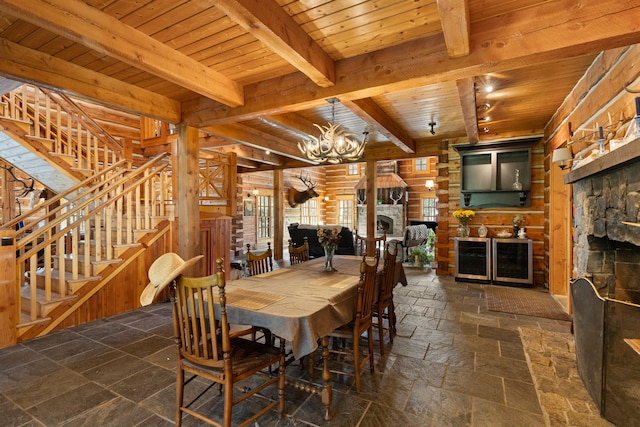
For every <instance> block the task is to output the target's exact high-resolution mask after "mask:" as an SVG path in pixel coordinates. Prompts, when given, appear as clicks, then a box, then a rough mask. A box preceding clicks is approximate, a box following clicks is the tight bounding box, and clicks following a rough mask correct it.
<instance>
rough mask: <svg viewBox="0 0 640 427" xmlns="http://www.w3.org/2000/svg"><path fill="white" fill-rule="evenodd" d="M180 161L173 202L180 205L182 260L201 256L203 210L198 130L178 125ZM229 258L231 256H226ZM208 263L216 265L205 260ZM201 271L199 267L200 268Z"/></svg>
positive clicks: (178, 154) (176, 173) (178, 237)
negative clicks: (199, 196) (200, 199)
mask: <svg viewBox="0 0 640 427" xmlns="http://www.w3.org/2000/svg"><path fill="white" fill-rule="evenodd" d="M176 151H177V159H176V160H175V162H174V165H176V166H177V167H176V168H175V169H174V171H173V174H174V176H175V175H177V179H176V178H174V180H176V181H175V182H176V184H177V186H176V187H174V189H175V191H174V195H173V197H174V201H175V203H177V205H178V206H177V210H176V211H177V212H178V233H177V235H176V237H177V240H178V242H177V248H178V254H180V256H181V257H182V258H183V259H185V260H186V259H189V258H193V257H194V256H196V255H200V254H202V251H201V248H200V209H199V204H198V187H199V181H198V179H199V170H198V129H196V128H193V127H189V126H184V125H180V126H178V143H177V147H176ZM227 256H228V255H227ZM205 262H215V260H206V261H205ZM198 268H200V267H198Z"/></svg>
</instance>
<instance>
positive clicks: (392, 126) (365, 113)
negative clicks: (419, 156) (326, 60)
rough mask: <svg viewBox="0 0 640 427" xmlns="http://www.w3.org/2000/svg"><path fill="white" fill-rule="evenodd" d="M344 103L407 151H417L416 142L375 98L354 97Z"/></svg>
mask: <svg viewBox="0 0 640 427" xmlns="http://www.w3.org/2000/svg"><path fill="white" fill-rule="evenodd" d="M342 104H344V106H345V107H347V108H348V109H349V110H351V111H352V112H353V113H354V114H355V115H356V116H358V117H360V118H361V119H362V120H364V121H365V122H367V123H369V124H370V125H372V126H374V127H375V128H376V130H377V131H378V132H380V133H381V134H383V135H384V136H385V137H387V138H388V139H389V141H391V142H392V143H394V144H395V145H397V146H398V148H400V149H401V150H402V151H404V152H405V153H415V152H416V142H415V141H414V140H413V139H412V138H411V137H410V136H409V134H408V133H407V132H405V131H404V129H402V127H401V126H399V125H398V124H397V123H396V122H395V121H393V120H392V119H391V117H389V116H388V115H387V113H385V112H384V111H383V110H382V108H380V106H379V105H378V104H376V102H375V101H374V100H373V99H371V98H363V99H354V100H353V101H344V102H343V103H342Z"/></svg>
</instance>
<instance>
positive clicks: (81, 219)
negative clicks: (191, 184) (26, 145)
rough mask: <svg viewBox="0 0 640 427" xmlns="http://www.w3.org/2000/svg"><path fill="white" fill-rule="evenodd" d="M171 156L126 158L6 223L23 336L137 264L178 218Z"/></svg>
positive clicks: (44, 327) (41, 330)
mask: <svg viewBox="0 0 640 427" xmlns="http://www.w3.org/2000/svg"><path fill="white" fill-rule="evenodd" d="M167 157H168V155H167V154H162V155H159V156H157V157H155V158H153V159H151V160H149V161H148V162H147V163H146V164H145V165H143V166H141V167H139V168H136V169H132V168H131V166H130V164H129V163H128V162H125V161H122V162H118V163H116V164H114V165H113V166H111V167H109V168H107V169H105V170H103V171H102V172H99V173H97V174H96V175H93V176H91V177H89V178H86V179H84V180H83V181H81V182H80V183H78V184H76V185H74V186H73V187H71V188H69V189H68V190H66V191H64V192H62V193H60V194H58V195H57V196H55V197H54V198H52V199H50V200H48V201H47V202H46V203H45V204H44V205H41V206H39V209H40V210H41V211H42V212H43V214H42V215H41V216H40V217H38V218H34V219H30V220H29V219H28V218H29V215H30V213H29V212H27V213H25V214H24V215H23V216H21V217H17V218H15V219H14V220H13V221H11V222H9V223H7V224H4V227H5V228H9V229H12V228H14V227H15V225H16V224H17V223H18V222H20V221H23V222H25V224H24V227H22V228H20V229H19V230H17V231H16V276H17V277H16V285H17V286H18V289H19V293H18V295H19V298H18V300H19V301H18V306H19V313H20V316H21V318H20V321H19V325H18V330H19V332H18V337H19V339H25V338H32V337H35V336H39V335H44V334H46V333H48V332H50V331H52V330H54V329H55V328H56V327H57V326H58V325H60V324H62V323H63V322H65V319H67V318H68V317H69V316H71V315H73V313H74V311H75V310H77V309H78V308H79V307H80V306H81V305H82V304H83V303H84V302H85V301H86V300H87V299H88V298H90V297H91V295H93V294H95V293H96V292H98V291H99V290H100V289H101V287H103V286H105V285H107V284H108V283H109V281H110V280H112V279H113V278H114V277H115V276H116V275H117V274H118V273H119V272H120V271H122V269H123V268H124V267H126V266H127V265H128V264H129V263H132V262H134V261H135V260H136V259H137V257H139V256H140V254H142V253H143V252H144V251H145V250H146V249H147V248H148V247H149V246H150V245H151V244H152V243H153V242H154V240H155V239H158V238H159V236H161V235H163V234H165V233H169V232H170V231H171V224H172V219H173V218H172V210H171V200H172V198H171V194H170V185H169V182H170V179H169V175H168V173H167V168H168V162H167V159H166V158H167Z"/></svg>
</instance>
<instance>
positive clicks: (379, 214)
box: [358, 204, 405, 238]
mask: <svg viewBox="0 0 640 427" xmlns="http://www.w3.org/2000/svg"><path fill="white" fill-rule="evenodd" d="M404 226H405V221H404V205H384V204H381V205H376V234H377V235H378V236H382V234H383V233H386V234H387V238H389V237H399V238H402V235H403V232H404ZM358 230H362V231H361V234H365V233H366V230H367V206H366V205H360V206H358Z"/></svg>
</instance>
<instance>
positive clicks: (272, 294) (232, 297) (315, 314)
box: [225, 255, 382, 420]
mask: <svg viewBox="0 0 640 427" xmlns="http://www.w3.org/2000/svg"><path fill="white" fill-rule="evenodd" d="M362 259H363V258H362V257H361V256H353V255H336V256H335V257H334V267H335V271H324V258H316V259H313V260H310V261H307V262H304V263H300V264H295V265H292V266H288V267H284V268H281V269H278V270H273V271H271V272H268V273H263V274H259V275H255V276H249V277H243V278H240V279H237V280H230V281H227V282H226V285H225V290H226V292H225V293H226V297H227V316H228V321H229V322H230V323H231V324H242V325H252V326H256V327H261V328H266V329H268V330H269V331H271V333H272V334H274V335H276V336H278V337H280V338H282V339H284V340H286V341H287V342H288V343H289V344H290V345H291V350H292V352H293V356H294V357H295V359H300V358H302V357H303V356H305V355H308V354H310V353H311V352H313V351H314V350H316V349H317V348H318V341H319V340H322V341H323V345H322V347H323V350H324V349H326V348H327V344H328V338H327V335H328V334H329V333H330V332H331V331H333V330H334V329H336V328H337V327H339V326H342V325H344V324H345V323H348V322H349V321H351V320H352V319H353V316H354V312H355V305H356V301H357V287H358V283H359V279H360V264H361V262H362ZM380 264H382V263H379V265H380ZM381 268H382V266H381V265H380V266H379V269H381ZM322 353H323V354H322V383H321V384H311V383H306V384H300V382H299V381H302V380H296V381H288V382H289V383H290V384H291V385H293V386H295V387H296V388H299V389H302V390H306V391H310V392H313V393H317V394H318V395H320V396H321V399H322V403H323V405H324V407H325V413H324V418H325V420H329V419H331V417H332V415H331V400H332V394H333V391H332V385H331V381H330V372H329V363H328V351H323V352H322Z"/></svg>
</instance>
